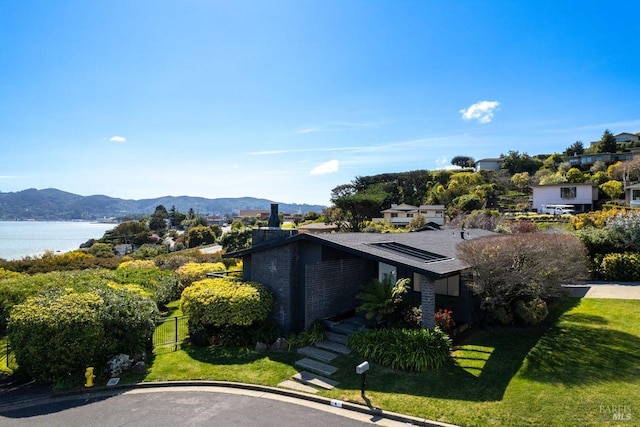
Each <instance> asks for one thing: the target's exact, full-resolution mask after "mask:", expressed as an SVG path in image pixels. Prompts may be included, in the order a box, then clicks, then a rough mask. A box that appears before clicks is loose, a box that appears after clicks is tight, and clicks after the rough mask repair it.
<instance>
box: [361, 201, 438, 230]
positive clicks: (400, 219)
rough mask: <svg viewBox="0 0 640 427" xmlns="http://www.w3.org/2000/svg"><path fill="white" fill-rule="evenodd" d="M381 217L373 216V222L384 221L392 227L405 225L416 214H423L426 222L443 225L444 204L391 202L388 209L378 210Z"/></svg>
mask: <svg viewBox="0 0 640 427" xmlns="http://www.w3.org/2000/svg"><path fill="white" fill-rule="evenodd" d="M380 213H381V214H382V215H383V217H382V218H374V219H373V221H374V222H381V221H386V222H389V223H391V224H392V225H393V226H394V227H407V226H408V225H409V223H410V222H411V220H412V219H413V218H415V217H417V216H419V215H420V216H423V217H424V218H425V219H426V220H427V222H432V223H434V224H436V225H444V213H445V207H444V205H420V206H413V205H408V204H406V203H402V204H400V205H396V204H392V205H391V207H390V208H389V209H385V210H383V211H381V212H380Z"/></svg>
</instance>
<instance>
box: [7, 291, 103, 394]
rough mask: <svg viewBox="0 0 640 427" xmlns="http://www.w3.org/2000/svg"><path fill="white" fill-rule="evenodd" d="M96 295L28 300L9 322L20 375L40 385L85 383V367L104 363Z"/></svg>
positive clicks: (70, 295)
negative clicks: (83, 381)
mask: <svg viewBox="0 0 640 427" xmlns="http://www.w3.org/2000/svg"><path fill="white" fill-rule="evenodd" d="M101 304H102V299H101V298H100V297H99V296H98V295H96V294H93V293H82V294H66V295H62V296H59V297H58V298H43V297H38V298H29V299H28V300H27V301H26V302H25V303H24V304H20V305H17V306H16V307H15V308H14V309H13V311H12V312H11V318H10V320H9V337H10V339H11V347H12V348H13V350H14V352H15V355H16V360H17V362H18V365H19V366H20V369H21V370H23V372H26V373H27V374H28V375H29V376H31V377H33V378H34V379H35V380H37V381H38V382H42V383H52V382H62V383H69V382H73V380H75V383H78V382H79V381H80V379H81V375H82V370H83V367H86V366H94V365H95V363H96V362H99V360H98V359H99V356H100V351H99V349H100V348H101V344H102V342H103V341H104V329H103V328H102V326H101V324H100V318H99V313H98V307H99V306H100V305H101Z"/></svg>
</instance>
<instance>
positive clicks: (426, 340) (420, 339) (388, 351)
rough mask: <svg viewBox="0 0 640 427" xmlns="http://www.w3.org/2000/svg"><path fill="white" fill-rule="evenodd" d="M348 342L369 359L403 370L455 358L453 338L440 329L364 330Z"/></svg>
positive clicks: (425, 367)
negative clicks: (452, 350)
mask: <svg viewBox="0 0 640 427" xmlns="http://www.w3.org/2000/svg"><path fill="white" fill-rule="evenodd" d="M347 345H348V346H349V347H351V348H352V349H353V351H355V352H356V353H358V354H359V355H360V356H362V357H364V358H365V359H367V360H370V361H373V362H376V363H379V364H380V365H382V366H386V367H389V368H392V369H398V370H402V371H411V372H426V371H428V370H430V369H438V368H441V367H442V366H444V365H445V363H447V362H448V361H450V360H451V338H449V336H448V335H447V334H446V333H444V332H443V331H441V330H440V329H439V328H434V329H431V330H430V329H395V328H394V329H380V330H375V331H367V332H365V331H361V332H356V333H354V334H351V335H349V337H348V338H347Z"/></svg>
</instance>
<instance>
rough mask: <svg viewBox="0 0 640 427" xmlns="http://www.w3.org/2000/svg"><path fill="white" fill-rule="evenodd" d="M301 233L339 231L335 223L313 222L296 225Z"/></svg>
mask: <svg viewBox="0 0 640 427" xmlns="http://www.w3.org/2000/svg"><path fill="white" fill-rule="evenodd" d="M296 230H298V231H299V232H300V233H333V232H334V231H338V226H337V225H335V224H325V223H323V222H312V223H310V224H305V225H299V226H297V227H296Z"/></svg>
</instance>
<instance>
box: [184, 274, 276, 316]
mask: <svg viewBox="0 0 640 427" xmlns="http://www.w3.org/2000/svg"><path fill="white" fill-rule="evenodd" d="M180 307H181V308H182V311H183V313H184V314H185V315H186V316H189V322H190V323H193V324H201V325H213V326H228V325H234V326H249V325H251V324H252V323H254V322H260V321H263V320H265V319H266V318H267V316H268V315H269V313H270V312H271V308H272V307H273V297H272V296H271V293H270V292H269V290H268V289H267V288H266V287H265V286H264V285H261V284H259V283H255V282H242V281H240V280H236V279H232V278H214V279H205V280H200V281H198V282H195V283H194V284H193V285H191V286H189V287H188V288H186V289H185V290H184V291H183V292H182V298H181V300H180Z"/></svg>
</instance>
